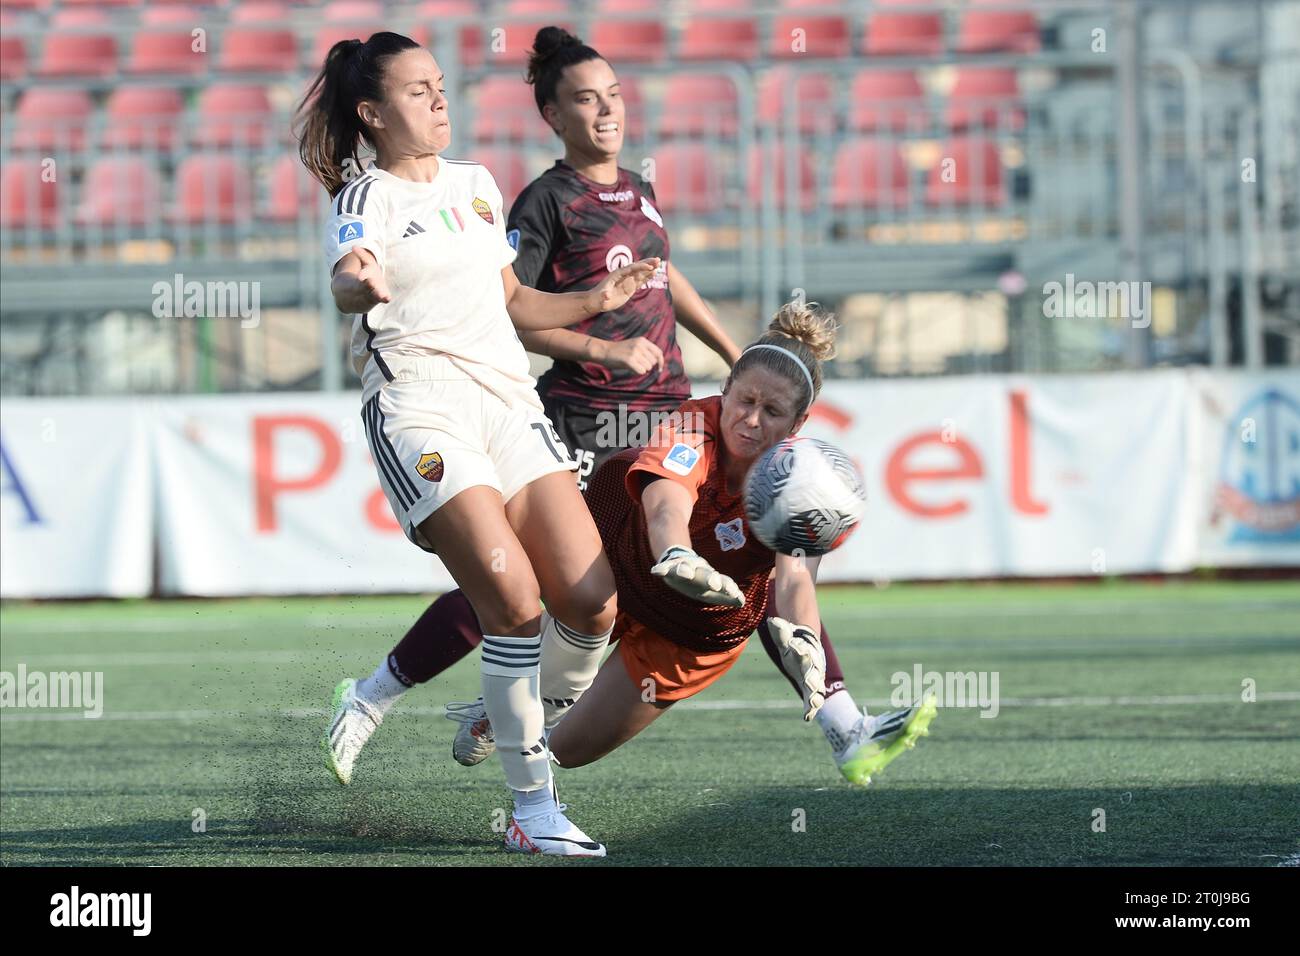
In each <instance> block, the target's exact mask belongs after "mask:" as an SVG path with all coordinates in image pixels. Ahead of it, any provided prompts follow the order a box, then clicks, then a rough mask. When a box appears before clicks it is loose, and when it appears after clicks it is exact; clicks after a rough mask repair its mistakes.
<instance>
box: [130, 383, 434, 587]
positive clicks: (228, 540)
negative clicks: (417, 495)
mask: <svg viewBox="0 0 1300 956" xmlns="http://www.w3.org/2000/svg"><path fill="white" fill-rule="evenodd" d="M154 437H155V444H154V454H155V460H156V464H157V482H158V499H157V501H158V537H159V545H160V548H159V550H160V555H161V559H160V560H161V565H162V566H161V568H160V583H161V588H162V591H163V592H164V593H166V594H201V595H231V594H325V593H354V592H355V593H364V592H373V591H434V590H444V589H446V588H448V587H452V586H454V585H453V584H452V582H451V577H450V575H448V574H447V573H446V570H445V569H444V568H443V567H442V563H441V562H440V561H438V559H437V558H435V557H434V556H433V555H430V554H428V553H427V552H424V551H421V550H420V549H419V548H417V547H415V545H413V544H411V543H410V542H409V541H408V540H407V539H406V537H405V536H404V535H403V534H402V532H401V529H400V528H399V527H398V525H397V522H396V520H395V519H394V517H393V512H392V509H390V508H389V506H388V501H387V499H385V498H384V495H383V492H381V491H380V489H379V482H378V479H377V478H376V476H375V469H374V466H373V465H372V464H371V460H370V448H369V445H368V444H367V443H366V438H365V431H364V429H363V428H362V423H361V403H360V400H359V398H358V396H357V395H355V394H340V395H321V394H296V395H284V396H281V395H240V396H227V397H219V398H216V397H214V398H189V399H183V400H179V401H176V402H172V403H168V404H167V405H166V406H160V407H159V409H158V412H157V418H156V425H155V429H154Z"/></svg>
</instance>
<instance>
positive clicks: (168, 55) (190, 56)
mask: <svg viewBox="0 0 1300 956" xmlns="http://www.w3.org/2000/svg"><path fill="white" fill-rule="evenodd" d="M201 17H202V14H196V13H195V12H194V11H193V10H189V9H187V8H185V7H158V8H156V9H150V10H146V11H145V12H144V16H143V18H142V20H143V22H144V23H146V24H148V25H149V26H150V27H161V26H164V25H166V24H172V25H173V26H171V28H170V29H144V30H141V31H140V32H139V33H137V34H135V38H134V39H133V40H132V41H131V56H130V58H129V59H128V60H127V63H126V68H127V70H129V71H130V72H132V73H139V74H185V75H193V74H196V73H202V72H203V71H204V70H205V69H206V68H207V65H208V54H207V51H206V50H203V51H195V49H194V34H193V33H192V32H191V31H192V30H193V29H194V27H193V24H197V23H201V22H202V20H201Z"/></svg>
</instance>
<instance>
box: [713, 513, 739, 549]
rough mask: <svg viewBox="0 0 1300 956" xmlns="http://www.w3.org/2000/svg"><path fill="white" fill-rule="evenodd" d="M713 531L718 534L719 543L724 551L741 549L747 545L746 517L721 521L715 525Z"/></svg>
mask: <svg viewBox="0 0 1300 956" xmlns="http://www.w3.org/2000/svg"><path fill="white" fill-rule="evenodd" d="M713 533H714V534H715V535H717V536H718V545H719V546H720V547H721V548H722V550H723V551H739V550H740V549H741V548H743V547H744V546H745V519H744V518H733V519H731V520H730V521H719V522H718V523H717V524H716V525H714V527H713Z"/></svg>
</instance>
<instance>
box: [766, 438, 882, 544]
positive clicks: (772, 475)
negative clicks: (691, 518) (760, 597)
mask: <svg viewBox="0 0 1300 956" xmlns="http://www.w3.org/2000/svg"><path fill="white" fill-rule="evenodd" d="M866 504H867V492H866V486H865V484H864V482H863V480H862V474H861V472H859V471H858V469H857V466H856V465H854V464H853V462H852V461H851V460H850V459H849V456H848V455H846V454H844V452H842V451H840V450H839V449H838V448H836V447H835V446H834V445H828V444H827V443H826V442H824V441H818V440H817V439H816V438H800V437H798V436H792V437H790V438H786V439H784V440H782V441H780V442H777V443H776V444H775V445H773V446H772V447H771V448H770V449H768V450H767V452H765V453H764V455H763V457H762V458H760V459H759V460H758V461H756V462H755V463H754V467H753V468H751V469H750V471H749V476H748V477H747V478H746V479H745V517H746V518H747V519H748V521H749V527H750V530H752V531H753V532H754V536H755V537H756V538H758V540H759V541H761V542H763V544H765V545H766V546H767V547H769V548H771V549H772V550H773V551H779V552H780V553H781V554H802V555H806V556H808V557H816V556H818V555H822V554H826V553H827V552H829V551H834V550H835V549H836V548H838V547H839V546H840V545H841V544H843V543H844V540H845V539H846V538H847V537H848V536H849V535H850V534H851V533H852V532H853V529H854V528H856V527H857V526H858V522H859V521H860V520H861V519H862V510H863V508H865V507H866Z"/></svg>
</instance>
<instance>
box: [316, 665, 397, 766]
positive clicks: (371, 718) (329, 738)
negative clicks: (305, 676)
mask: <svg viewBox="0 0 1300 956" xmlns="http://www.w3.org/2000/svg"><path fill="white" fill-rule="evenodd" d="M383 719H384V715H383V714H381V713H380V712H379V711H378V710H376V709H375V708H374V707H372V706H371V705H370V704H368V703H366V702H365V701H364V700H361V699H360V698H359V697H357V682H356V680H355V679H354V678H351V677H347V678H344V679H343V680H341V681H339V683H338V686H337V687H335V688H334V718H333V719H332V720H331V721H330V725H329V730H327V731H326V732H325V736H324V737H322V738H321V745H322V746H323V747H324V749H325V759H326V762H327V763H328V764H329V768H330V769H331V770H333V771H334V776H336V777H338V779H339V783H342V784H347V783H348V782H349V781H350V780H351V779H352V765H353V764H355V763H356V761H357V757H359V756H361V748H362V747H364V746H365V745H366V741H367V740H369V739H370V735H371V734H373V733H374V732H375V731H376V730H377V729H378V728H379V725H380V724H381V723H382V722H383Z"/></svg>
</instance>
